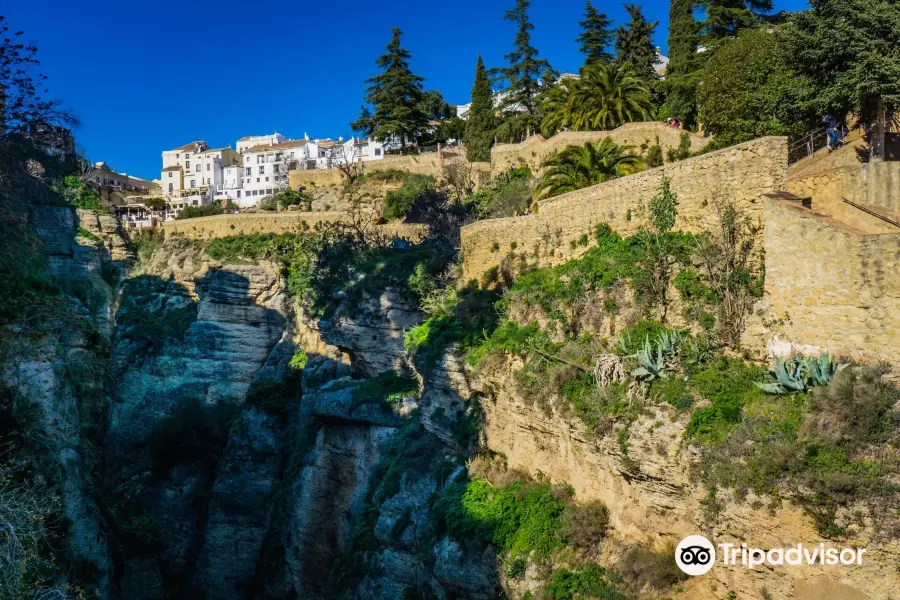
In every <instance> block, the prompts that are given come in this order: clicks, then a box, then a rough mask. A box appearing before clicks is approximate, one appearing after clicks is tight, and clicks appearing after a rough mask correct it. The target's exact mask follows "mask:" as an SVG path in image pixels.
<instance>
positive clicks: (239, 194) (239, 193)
mask: <svg viewBox="0 0 900 600" xmlns="http://www.w3.org/2000/svg"><path fill="white" fill-rule="evenodd" d="M237 193H238V194H237V197H238V198H240V197H241V190H238V191H237Z"/></svg>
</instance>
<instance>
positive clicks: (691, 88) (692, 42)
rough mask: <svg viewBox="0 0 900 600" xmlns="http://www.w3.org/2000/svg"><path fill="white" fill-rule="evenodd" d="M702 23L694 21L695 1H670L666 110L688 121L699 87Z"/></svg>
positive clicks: (691, 115)
mask: <svg viewBox="0 0 900 600" xmlns="http://www.w3.org/2000/svg"><path fill="white" fill-rule="evenodd" d="M699 29H700V28H699V25H698V23H697V22H696V21H695V20H694V0H671V2H670V3H669V63H668V64H667V65H666V79H665V89H666V94H667V96H666V104H667V107H668V111H667V113H668V114H669V115H671V116H674V117H678V118H679V119H681V120H682V121H683V122H685V123H686V124H690V123H693V121H694V117H695V115H696V112H697V109H696V98H695V95H696V86H697V77H696V73H697V70H698V67H699V65H698V62H699V57H698V56H697V46H698V45H699V41H700V36H699Z"/></svg>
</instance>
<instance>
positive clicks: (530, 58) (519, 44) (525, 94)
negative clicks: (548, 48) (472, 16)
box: [491, 0, 556, 130]
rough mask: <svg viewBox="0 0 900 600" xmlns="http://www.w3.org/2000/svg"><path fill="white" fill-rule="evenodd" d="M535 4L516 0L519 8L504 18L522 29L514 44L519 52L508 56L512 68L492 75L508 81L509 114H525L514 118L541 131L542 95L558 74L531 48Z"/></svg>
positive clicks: (505, 102) (504, 103) (506, 101)
mask: <svg viewBox="0 0 900 600" xmlns="http://www.w3.org/2000/svg"><path fill="white" fill-rule="evenodd" d="M530 5H531V0H516V7H515V8H512V9H510V10H507V11H506V13H505V14H504V16H503V18H504V19H505V20H507V21H512V22H513V23H516V24H517V25H518V26H519V30H518V32H516V38H515V41H514V43H513V45H514V46H515V50H513V51H512V52H510V53H509V54H507V55H506V56H504V58H505V59H506V60H507V62H509V66H508V67H503V68H499V69H492V70H491V72H492V73H494V74H497V75H499V76H500V78H501V79H505V80H506V82H507V84H508V86H507V88H506V90H505V94H504V95H503V99H502V100H501V103H500V108H501V109H502V110H505V111H510V110H511V111H514V112H516V113H522V114H520V115H513V118H514V119H515V120H516V121H521V122H523V124H525V125H526V127H527V128H528V129H531V130H535V129H537V125H538V123H540V116H539V114H538V98H537V96H538V93H539V92H540V91H541V86H542V85H543V84H550V83H552V82H553V80H555V79H556V73H555V72H554V71H553V68H552V67H551V66H550V63H549V62H548V61H547V60H546V59H540V58H538V51H537V48H535V47H534V46H532V45H531V33H529V32H530V31H531V30H532V29H534V25H532V24H531V22H530V21H529V20H528V7H529V6H530Z"/></svg>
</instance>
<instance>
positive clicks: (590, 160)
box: [534, 137, 644, 198]
mask: <svg viewBox="0 0 900 600" xmlns="http://www.w3.org/2000/svg"><path fill="white" fill-rule="evenodd" d="M631 150H632V148H631V146H619V145H617V144H616V143H614V142H613V141H612V139H610V138H608V137H607V138H604V139H603V141H602V142H600V143H599V144H594V143H591V142H588V143H586V144H585V145H584V146H569V147H567V148H566V149H565V150H563V151H562V152H560V153H559V154H556V155H554V156H552V157H551V158H549V159H548V160H546V161H544V165H543V166H544V167H546V171H545V172H544V174H543V176H542V177H541V181H540V183H539V184H538V186H537V187H536V188H535V190H534V193H535V197H537V198H549V197H550V196H558V195H559V194H564V193H566V192H571V191H572V190H577V189H581V188H583V187H587V186H589V185H594V184H597V183H603V182H604V181H607V180H609V179H613V178H615V177H619V176H621V175H630V174H632V173H635V172H637V171H640V170H641V169H643V168H644V161H643V160H642V159H641V158H640V157H639V156H636V155H634V154H632V153H631V152H630V151H631Z"/></svg>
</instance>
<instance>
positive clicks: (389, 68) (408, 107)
mask: <svg viewBox="0 0 900 600" xmlns="http://www.w3.org/2000/svg"><path fill="white" fill-rule="evenodd" d="M402 34H403V32H402V31H400V29H399V28H397V27H394V29H393V31H392V36H391V42H390V43H389V44H388V45H387V46H386V49H387V53H386V54H384V55H382V56H379V57H378V59H377V60H376V61H375V64H376V65H377V66H378V68H380V69H383V72H382V73H380V74H378V75H376V76H374V77H370V78H369V79H367V80H366V82H367V83H368V84H369V87H368V88H366V102H368V103H369V104H371V105H372V106H373V107H374V109H375V112H374V113H370V112H369V111H368V110H367V109H365V108H363V110H362V112H361V114H360V118H359V119H357V120H356V121H354V122H353V123H351V127H353V129H354V130H356V131H361V132H363V133H365V134H366V135H369V136H371V137H374V138H375V139H379V140H382V141H386V140H390V139H392V138H393V139H397V140H399V142H400V145H401V146H402V148H403V150H404V151H405V150H406V145H407V144H408V143H415V142H416V141H417V140H418V138H419V136H420V135H422V132H424V131H425V128H426V126H427V121H428V119H427V117H426V115H425V113H424V112H423V110H422V98H423V95H422V81H423V78H422V77H419V76H418V75H415V74H414V73H413V72H412V71H411V70H410V68H409V58H410V54H409V51H408V50H406V49H404V48H401V47H400V36H401V35H402Z"/></svg>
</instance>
